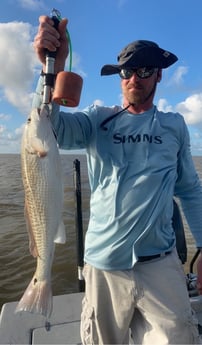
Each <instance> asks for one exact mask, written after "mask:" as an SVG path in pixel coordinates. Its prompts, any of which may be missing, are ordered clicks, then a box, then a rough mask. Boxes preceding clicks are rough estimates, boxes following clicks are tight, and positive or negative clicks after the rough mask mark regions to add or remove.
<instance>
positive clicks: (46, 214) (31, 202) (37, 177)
mask: <svg viewBox="0 0 202 345" xmlns="http://www.w3.org/2000/svg"><path fill="white" fill-rule="evenodd" d="M21 167H22V180H23V185H24V193H25V218H26V225H27V229H28V234H29V248H30V252H31V254H32V255H33V256H34V257H35V258H37V265H36V271H35V273H34V276H33V278H32V280H31V282H30V284H29V285H28V287H27V289H26V290H25V292H24V294H23V296H22V298H21V300H20V301H19V303H18V305H17V308H16V312H18V311H29V312H32V313H40V314H42V315H44V316H46V317H49V316H50V314H51V312H52V288H51V269H52V263H53V258H54V250H55V243H65V241H66V236H65V228H64V224H63V222H62V212H63V175H62V167H61V160H60V154H59V150H58V145H57V142H56V139H55V136H54V133H53V130H52V125H51V121H50V118H49V108H48V106H43V107H42V109H41V110H40V109H37V108H34V109H33V110H32V111H31V114H30V116H29V118H28V120H27V123H26V125H25V128H24V132H23V136H22V145H21Z"/></svg>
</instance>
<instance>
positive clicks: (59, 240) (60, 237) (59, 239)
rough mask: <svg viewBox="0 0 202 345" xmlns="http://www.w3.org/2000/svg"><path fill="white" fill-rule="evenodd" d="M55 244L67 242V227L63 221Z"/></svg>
mask: <svg viewBox="0 0 202 345" xmlns="http://www.w3.org/2000/svg"><path fill="white" fill-rule="evenodd" d="M54 242H55V243H61V244H63V243H65V242H66V232H65V226H64V223H63V221H61V223H60V225H59V227H58V229H57V233H56V235H55V238H54Z"/></svg>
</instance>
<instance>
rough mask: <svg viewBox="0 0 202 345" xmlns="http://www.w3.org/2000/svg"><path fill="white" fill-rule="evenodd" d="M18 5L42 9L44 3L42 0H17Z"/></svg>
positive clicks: (31, 8) (28, 8) (29, 8)
mask: <svg viewBox="0 0 202 345" xmlns="http://www.w3.org/2000/svg"><path fill="white" fill-rule="evenodd" d="M18 3H19V5H20V6H21V7H22V8H25V9H27V10H39V9H44V8H45V4H44V2H43V1H42V0H18Z"/></svg>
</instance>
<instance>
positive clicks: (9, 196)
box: [0, 155, 202, 308]
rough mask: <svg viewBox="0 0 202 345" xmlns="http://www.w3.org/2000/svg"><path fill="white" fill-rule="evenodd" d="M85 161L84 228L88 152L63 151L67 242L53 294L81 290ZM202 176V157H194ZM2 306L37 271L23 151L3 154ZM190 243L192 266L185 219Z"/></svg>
mask: <svg viewBox="0 0 202 345" xmlns="http://www.w3.org/2000/svg"><path fill="white" fill-rule="evenodd" d="M75 159H79V161H80V164H81V188H82V209H83V230H84V233H85V231H86V228H87V224H88V218H89V195H90V191H89V184H88V177H87V166H86V157H85V155H62V163H63V170H64V183H65V202H64V215H63V219H64V223H65V228H66V232H67V243H66V244H63V245H57V246H56V251H55V257H54V263H53V274H52V287H53V294H54V295H59V294H65V293H71V292H77V291H78V280H77V249H76V231H75V194H74V193H75V190H74V183H73V161H74V160H75ZM194 162H195V165H196V169H197V171H198V173H199V176H200V178H201V179H202V157H194ZM0 166H1V169H0V195H1V198H0V308H1V306H2V304H3V303H6V302H10V301H16V300H19V298H20V297H21V296H22V294H23V292H24V290H25V288H26V287H27V285H28V283H29V281H30V280H31V278H32V275H33V273H34V271H35V267H36V260H35V259H34V258H32V256H31V255H30V253H29V249H28V235H27V232H26V228H25V220H24V191H23V186H22V180H21V168H20V155H0ZM185 234H186V239H187V246H188V262H187V264H186V265H185V271H187V272H188V266H189V262H190V259H191V257H192V256H193V254H194V253H195V250H196V248H195V244H194V240H193V238H192V235H191V234H190V232H189V230H188V227H187V225H186V222H185Z"/></svg>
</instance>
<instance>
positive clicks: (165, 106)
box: [157, 98, 173, 113]
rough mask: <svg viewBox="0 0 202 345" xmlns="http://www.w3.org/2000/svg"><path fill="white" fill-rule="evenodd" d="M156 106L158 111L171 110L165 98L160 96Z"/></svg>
mask: <svg viewBox="0 0 202 345" xmlns="http://www.w3.org/2000/svg"><path fill="white" fill-rule="evenodd" d="M157 108H158V109H159V110H160V111H164V112H165V113H167V112H169V111H173V107H172V106H171V105H169V104H168V101H167V100H166V99H165V98H161V99H159V101H158V104H157Z"/></svg>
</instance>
